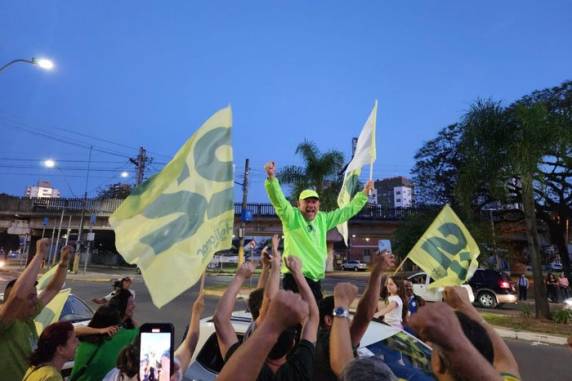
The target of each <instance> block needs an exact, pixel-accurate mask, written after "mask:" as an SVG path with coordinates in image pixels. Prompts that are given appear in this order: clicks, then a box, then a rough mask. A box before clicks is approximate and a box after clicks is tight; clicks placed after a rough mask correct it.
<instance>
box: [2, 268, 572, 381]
mask: <svg viewBox="0 0 572 381" xmlns="http://www.w3.org/2000/svg"><path fill="white" fill-rule="evenodd" d="M125 273H126V272H123V273H120V272H118V273H117V275H118V276H119V275H122V274H125ZM128 273H129V275H131V276H133V277H134V284H133V289H134V290H135V291H136V293H137V298H136V309H135V319H136V320H137V321H138V322H139V323H140V324H142V323H145V322H171V323H173V325H174V326H175V334H176V341H177V342H180V340H181V339H182V337H183V334H184V329H185V327H186V326H187V324H188V321H189V318H190V313H191V305H192V303H193V301H194V298H195V297H196V295H197V291H198V287H193V288H192V289H190V290H188V291H187V292H185V293H184V294H182V295H180V296H179V297H178V298H176V299H175V300H174V301H172V302H171V303H169V304H168V305H166V306H165V307H163V308H162V309H158V308H156V307H155V306H154V305H153V304H152V302H151V298H150V296H149V293H148V291H147V288H146V286H145V284H144V282H143V280H142V278H141V276H139V275H133V273H132V272H131V271H129V272H128ZM10 279H12V276H10V275H7V274H5V273H0V292H1V291H3V290H4V286H5V283H6V282H7V281H8V280H10ZM230 279H231V277H230V276H221V275H219V276H209V277H207V280H206V286H207V288H211V287H214V288H220V287H224V286H225V285H226V284H228V282H229V281H230ZM341 281H352V282H354V283H355V284H356V285H357V286H358V287H359V288H360V291H363V288H364V287H365V285H366V284H367V276H363V275H356V276H350V275H349V274H348V276H342V275H335V276H332V277H328V278H327V279H326V280H325V281H324V283H323V286H324V290H325V292H326V293H330V292H331V290H333V287H334V286H335V284H336V283H337V282H341ZM247 285H250V286H252V287H254V286H255V285H256V279H252V280H251V281H249V282H247ZM66 286H67V287H71V288H72V290H73V292H74V293H75V294H76V295H78V296H79V297H81V298H82V299H83V300H85V301H86V302H88V304H90V305H91V306H92V307H94V309H95V308H97V305H95V304H94V303H93V302H91V299H93V298H95V297H101V296H103V295H106V294H107V293H108V292H109V291H111V282H109V281H105V282H103V281H99V282H93V281H83V280H68V281H67V282H66ZM217 301H218V297H211V296H207V297H206V299H205V311H204V313H203V317H206V316H211V315H212V314H213V313H214V310H215V307H216V303H217ZM245 308H246V302H245V301H242V300H238V301H237V304H236V309H245ZM505 341H506V342H507V344H508V346H509V347H510V348H511V350H512V351H513V353H514V354H515V356H516V358H517V361H518V363H519V366H520V369H521V373H522V378H523V380H531V381H532V380H567V379H570V378H569V377H570V374H571V370H572V366H571V365H570V364H571V363H570V359H571V358H572V351H571V350H570V349H568V348H566V347H564V346H555V345H546V344H541V343H535V342H527V341H517V340H505Z"/></svg>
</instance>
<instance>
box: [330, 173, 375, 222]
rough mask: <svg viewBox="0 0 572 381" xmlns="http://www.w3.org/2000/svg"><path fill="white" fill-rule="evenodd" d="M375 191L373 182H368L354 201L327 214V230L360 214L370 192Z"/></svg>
mask: <svg viewBox="0 0 572 381" xmlns="http://www.w3.org/2000/svg"><path fill="white" fill-rule="evenodd" d="M372 189H373V181H371V180H370V181H368V182H367V184H365V187H364V188H363V191H361V192H358V193H357V194H356V195H355V196H354V198H353V199H352V201H351V202H350V203H349V204H348V205H346V206H344V207H343V208H339V209H336V210H333V211H331V212H327V213H326V224H327V229H328V230H330V229H333V228H334V227H336V226H337V225H339V224H341V223H344V222H346V221H347V220H349V219H350V218H352V217H353V216H355V215H356V214H358V213H359V211H360V210H362V209H363V207H364V206H365V204H367V197H368V195H369V192H370V191H371V190H372Z"/></svg>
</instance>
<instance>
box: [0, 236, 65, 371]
mask: <svg viewBox="0 0 572 381" xmlns="http://www.w3.org/2000/svg"><path fill="white" fill-rule="evenodd" d="M49 246H50V240H49V239H40V240H38V242H36V254H35V255H34V257H33V258H32V260H31V261H30V263H29V264H28V266H27V267H26V269H25V270H24V272H22V274H21V275H20V276H19V277H18V279H17V280H16V281H15V282H9V283H8V285H7V286H6V290H5V291H4V303H2V304H0V372H1V374H2V377H1V378H2V380H6V381H20V380H21V379H22V377H23V376H24V374H25V373H26V369H28V367H29V364H28V358H29V357H30V354H31V353H32V351H33V350H34V349H35V347H36V344H37V342H38V333H37V332H36V326H35V324H34V318H35V317H36V316H37V315H38V314H39V313H40V312H41V311H42V309H43V308H44V306H45V305H47V304H48V303H49V302H50V301H51V300H52V299H53V298H54V296H56V295H57V293H58V292H59V291H60V289H61V288H62V286H63V284H64V282H65V279H66V272H67V266H68V260H69V257H70V254H71V252H72V251H73V249H72V247H71V246H66V247H64V248H63V249H62V253H61V260H60V263H59V264H58V265H57V266H58V269H57V271H56V273H55V274H54V277H53V278H52V280H51V281H50V283H49V284H48V286H47V287H46V289H45V290H43V291H42V293H40V295H39V296H38V293H37V291H36V278H37V277H38V273H39V272H40V268H41V266H42V262H43V261H44V257H45V255H46V254H47V253H48V249H49Z"/></svg>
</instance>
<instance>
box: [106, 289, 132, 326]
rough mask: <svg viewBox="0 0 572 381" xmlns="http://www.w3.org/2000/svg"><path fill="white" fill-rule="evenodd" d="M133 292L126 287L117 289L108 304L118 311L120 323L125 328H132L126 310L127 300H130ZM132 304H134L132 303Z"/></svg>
mask: <svg viewBox="0 0 572 381" xmlns="http://www.w3.org/2000/svg"><path fill="white" fill-rule="evenodd" d="M132 298H133V294H132V293H131V292H130V291H129V290H127V289H124V288H122V289H119V290H117V292H116V294H115V295H114V296H113V298H111V300H110V301H109V303H108V305H109V306H110V307H112V308H115V309H116V310H117V311H119V316H120V318H121V321H122V324H123V326H124V327H125V328H133V327H134V325H133V321H132V320H131V316H128V315H129V312H128V307H129V305H130V304H129V301H130V300H132ZM133 305H134V304H133Z"/></svg>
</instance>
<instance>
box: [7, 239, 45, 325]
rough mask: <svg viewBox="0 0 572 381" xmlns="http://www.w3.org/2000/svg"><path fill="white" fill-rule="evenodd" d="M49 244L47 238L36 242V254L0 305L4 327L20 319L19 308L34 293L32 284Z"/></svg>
mask: <svg viewBox="0 0 572 381" xmlns="http://www.w3.org/2000/svg"><path fill="white" fill-rule="evenodd" d="M49 242H50V241H49V240H48V239H47V238H43V239H40V240H38V241H37V242H36V253H35V255H34V257H33V258H32V260H31V261H30V263H29V264H28V266H26V268H25V269H24V271H23V272H22V274H20V276H19V277H18V279H17V280H16V283H14V287H12V290H11V291H10V295H8V298H7V299H6V301H5V302H4V303H2V304H0V322H1V323H2V324H3V325H4V326H7V325H10V324H11V323H13V322H14V321H15V320H17V319H19V318H20V317H21V314H22V309H21V308H20V306H22V305H23V303H24V302H25V301H27V300H28V297H29V296H30V294H31V293H32V292H34V287H35V286H34V284H35V283H36V279H37V278H38V273H39V272H40V268H41V266H42V261H43V260H44V256H45V255H46V253H47V252H48V248H49V246H50V245H49Z"/></svg>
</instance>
